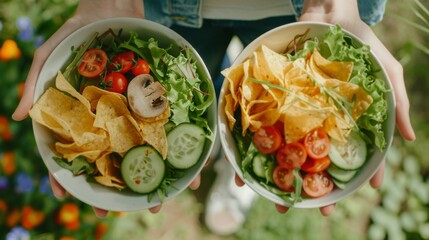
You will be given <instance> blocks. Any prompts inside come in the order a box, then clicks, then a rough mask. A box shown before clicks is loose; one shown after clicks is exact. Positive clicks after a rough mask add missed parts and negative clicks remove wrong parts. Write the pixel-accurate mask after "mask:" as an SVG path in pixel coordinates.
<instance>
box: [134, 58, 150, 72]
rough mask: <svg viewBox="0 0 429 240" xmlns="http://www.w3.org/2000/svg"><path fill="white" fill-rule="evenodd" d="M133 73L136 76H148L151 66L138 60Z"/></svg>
mask: <svg viewBox="0 0 429 240" xmlns="http://www.w3.org/2000/svg"><path fill="white" fill-rule="evenodd" d="M132 72H133V74H134V76H137V75H140V74H148V73H149V72H150V67H149V64H148V63H147V62H146V61H145V60H143V59H139V60H137V63H136V66H135V67H134V68H133V69H132Z"/></svg>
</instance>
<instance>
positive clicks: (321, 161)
mask: <svg viewBox="0 0 429 240" xmlns="http://www.w3.org/2000/svg"><path fill="white" fill-rule="evenodd" d="M330 164H331V159H329V157H328V156H326V157H323V158H317V159H314V158H310V157H309V158H307V160H306V161H305V163H304V164H302V166H301V169H302V170H303V171H305V172H308V173H316V172H321V171H323V170H325V169H326V168H328V167H329V165H330Z"/></svg>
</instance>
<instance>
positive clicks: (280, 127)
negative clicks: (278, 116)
mask: <svg viewBox="0 0 429 240" xmlns="http://www.w3.org/2000/svg"><path fill="white" fill-rule="evenodd" d="M274 127H276V128H277V129H278V130H279V131H280V133H281V134H282V136H283V134H284V133H285V125H284V123H283V122H282V121H277V122H276V123H274Z"/></svg>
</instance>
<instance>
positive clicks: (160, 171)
mask: <svg viewBox="0 0 429 240" xmlns="http://www.w3.org/2000/svg"><path fill="white" fill-rule="evenodd" d="M121 175H122V178H123V179H124V182H125V184H126V185H127V186H128V187H129V188H130V189H131V190H132V191H134V192H138V193H150V192H152V191H154V190H155V189H156V188H158V186H159V185H160V184H161V182H162V181H163V179H164V175H165V163H164V160H163V159H162V157H161V155H160V154H159V153H158V151H156V150H155V149H154V148H153V147H151V146H148V145H140V146H137V147H134V148H131V149H130V150H128V152H127V153H126V154H125V156H124V159H123V160H122V163H121Z"/></svg>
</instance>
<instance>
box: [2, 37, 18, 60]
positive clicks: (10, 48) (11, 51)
mask: <svg viewBox="0 0 429 240" xmlns="http://www.w3.org/2000/svg"><path fill="white" fill-rule="evenodd" d="M20 57H21V50H20V49H19V48H18V44H16V42H15V41H14V40H12V39H7V40H6V41H4V42H3V45H2V46H1V48H0V60H3V61H9V60H13V59H18V58H20Z"/></svg>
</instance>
